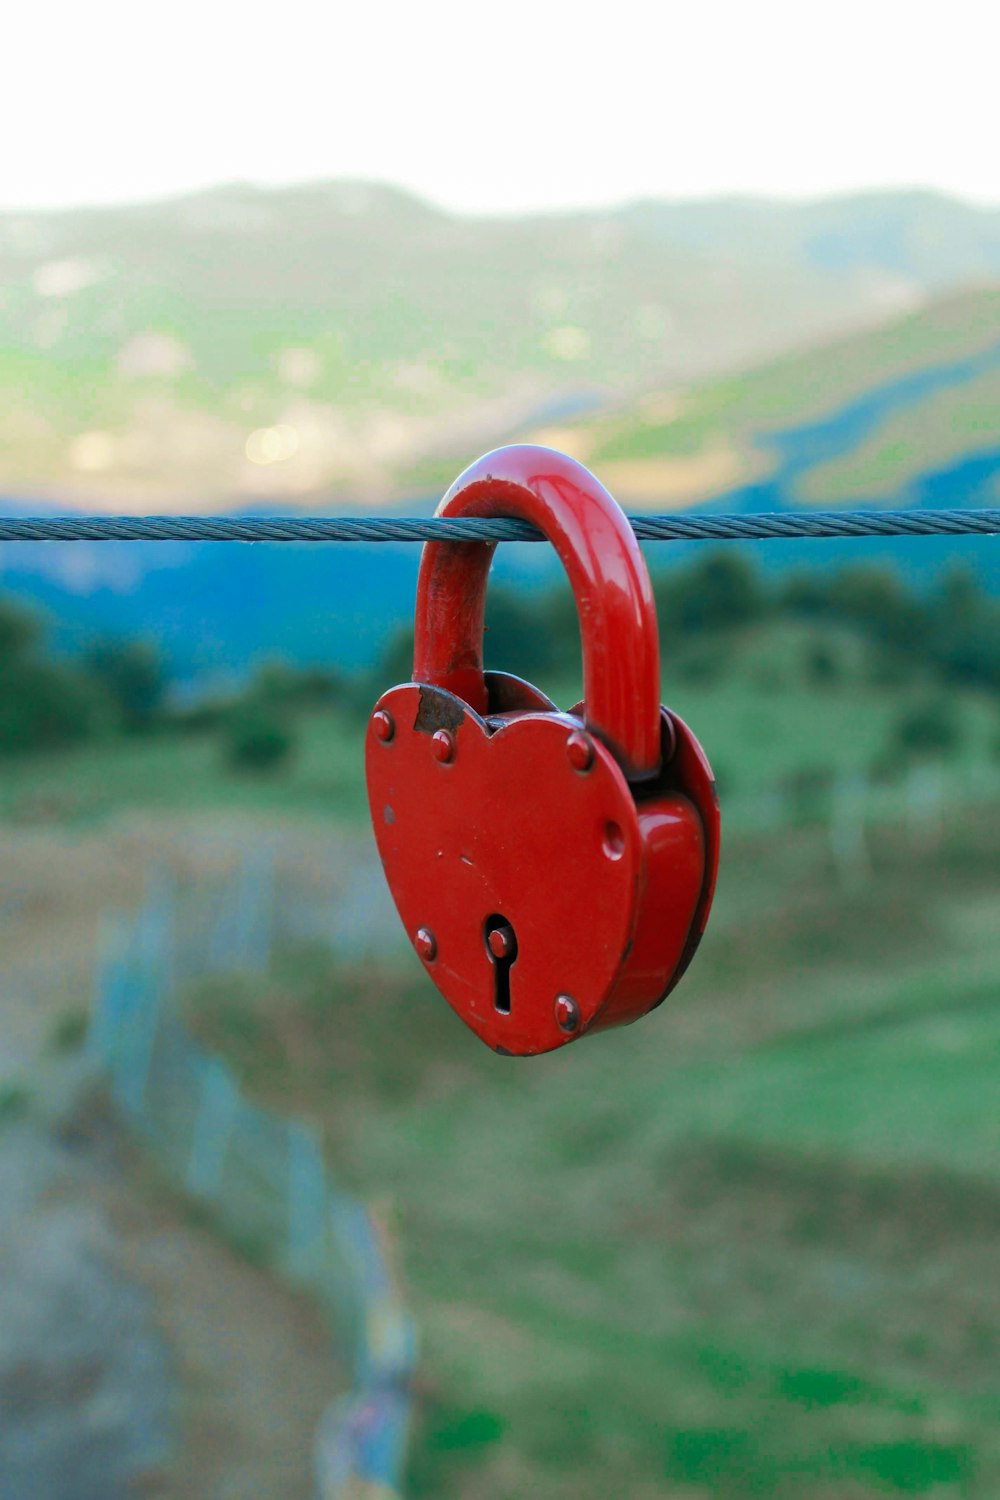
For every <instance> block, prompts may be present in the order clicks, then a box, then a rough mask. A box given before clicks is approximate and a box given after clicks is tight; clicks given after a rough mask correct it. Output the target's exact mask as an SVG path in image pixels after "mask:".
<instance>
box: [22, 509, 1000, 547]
mask: <svg viewBox="0 0 1000 1500" xmlns="http://www.w3.org/2000/svg"><path fill="white" fill-rule="evenodd" d="M628 520H629V524H630V525H631V527H632V529H633V531H634V532H635V534H636V536H637V537H638V538H639V540H640V541H646V542H661V541H663V542H691V541H698V542H700V541H715V542H726V541H760V540H776V539H788V538H802V537H812V538H827V539H828V538H832V537H860V536H994V535H996V534H997V533H998V532H1000V510H987V509H983V510H855V511H850V510H844V511H840V510H833V511H829V510H827V511H789V512H773V513H765V514H762V515H632V516H629V518H628ZM544 540H545V538H544V537H543V535H542V533H541V532H540V531H538V530H536V528H535V527H534V526H530V525H528V524H527V523H526V522H524V521H515V520H505V519H503V518H500V517H493V518H489V519H486V518H479V517H462V518H458V519H454V520H451V519H444V518H442V517H438V516H427V517H420V516H400V517H384V516H331V517H324V516H294V517H281V516H246V517H239V516H51V517H42V516H25V517H21V516H15V517H11V516H7V517H0V542H421V541H460V542H483V541H487V542H541V541H544Z"/></svg>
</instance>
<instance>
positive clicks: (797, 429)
mask: <svg viewBox="0 0 1000 1500" xmlns="http://www.w3.org/2000/svg"><path fill="white" fill-rule="evenodd" d="M900 434H902V437H901V436H900ZM522 435H525V436H529V437H533V438H536V439H538V438H541V439H545V440H548V441H552V442H554V443H556V444H557V445H559V446H562V447H564V448H566V449H568V450H569V451H572V452H575V453H577V454H578V455H579V456H580V457H581V458H583V459H584V460H586V461H589V462H590V463H591V464H592V465H593V466H594V468H595V469H596V471H597V472H598V473H599V474H600V476H601V477H602V479H604V480H605V481H606V482H607V483H608V484H609V486H610V487H611V489H612V491H613V492H614V493H615V494H616V495H618V497H619V498H620V499H621V500H622V501H623V502H625V503H627V504H629V505H631V506H642V505H648V506H655V507H660V508H662V507H666V506H669V505H672V504H677V505H686V506H689V507H690V506H693V505H694V504H695V503H698V502H700V503H701V504H702V505H704V506H707V507H710V508H713V509H716V510H736V511H742V512H752V511H769V510H774V511H780V510H784V509H794V508H797V507H800V506H802V505H807V504H810V503H814V502H815V501H817V500H818V501H820V502H821V503H823V504H826V505H830V504H845V503H851V504H869V505H871V504H884V503H887V504H892V505H896V506H933V507H947V506H963V505H998V504H1000V289H992V290H991V289H988V288H983V289H980V290H979V291H975V292H966V293H962V294H957V295H952V296H948V297H945V298H943V299H940V300H938V301H936V302H934V303H932V304H930V305H929V306H927V307H925V308H923V309H922V310H921V311H920V312H917V313H911V314H907V315H905V316H903V317H897V318H896V319H894V320H892V321H890V322H888V323H885V324H884V325H882V326H880V327H879V328H877V329H874V330H866V331H864V332H861V333H857V334H854V335H852V336H850V337H847V338H842V339H838V340H834V341H831V342H827V343H825V344H821V345H818V346H816V347H815V348H813V349H811V350H809V351H805V352H797V353H795V354H789V355H784V356H782V357H781V358H778V359H775V360H771V361H768V362H767V363H765V364H763V365H762V366H760V367H759V368H756V369H752V370H748V371H744V372H742V373H740V374H736V375H728V376H725V377H720V378H717V379H713V380H708V381H705V382H703V383H701V384H696V385H692V386H685V387H677V386H675V387H672V388H665V389H663V390H660V391H656V390H653V391H650V392H647V393H646V394H645V395H643V396H642V397H640V398H638V399H635V400H631V401H628V400H623V401H621V402H619V404H618V405H617V406H614V407H609V408H607V409H604V410H602V411H601V412H599V413H597V414H595V415H592V416H586V417H579V418H578V419H576V420H575V421H573V420H570V419H569V418H568V417H564V418H563V420H562V421H561V423H558V424H555V425H553V424H552V423H549V424H547V425H543V426H542V427H541V428H530V427H529V428H528V429H526V430H524V431H523V433H522ZM475 452H476V448H475V447H470V446H464V445H456V447H455V451H454V452H453V453H451V454H450V456H445V457H443V458H442V460H441V463H442V470H443V479H444V480H445V481H446V480H447V479H450V478H453V477H454V476H455V475H456V474H457V473H458V472H459V470H460V469H461V468H462V467H463V466H464V464H465V463H466V462H468V460H469V459H470V458H471V457H472V456H474V454H475ZM873 478H874V480H877V484H876V483H873V482H872V480H873ZM434 498H435V497H434V494H433V493H426V494H425V495H424V497H423V498H422V499H421V500H419V501H414V500H413V499H412V498H411V499H410V500H409V501H408V502H407V503H406V506H405V508H406V510H408V511H409V512H410V513H411V514H412V513H414V512H423V513H429V511H430V510H431V509H432V507H433V503H434ZM33 506H34V508H35V509H40V508H41V506H40V505H39V503H38V502H33ZM7 508H20V509H24V508H25V502H23V501H22V502H21V503H20V505H19V506H14V505H13V502H11V503H10V504H9V505H8V507H7ZM62 508H63V509H65V506H62ZM692 545H698V544H692ZM755 545H756V551H757V555H758V557H759V558H760V559H761V560H763V561H765V562H766V563H767V564H768V565H770V566H774V567H785V566H788V565H790V564H799V563H809V564H811V565H814V566H820V567H824V566H834V565H840V564H842V563H843V562H845V561H848V560H851V561H859V560H872V559H879V560H890V559H891V560H892V561H893V562H894V563H895V564H897V565H899V566H901V567H902V568H903V569H904V570H905V572H906V573H907V574H908V575H909V577H910V578H911V579H914V580H919V579H921V578H923V579H929V578H930V577H932V576H933V575H935V574H936V573H938V572H940V569H941V568H942V567H943V566H945V565H946V564H949V565H950V564H951V563H953V562H955V561H958V560H964V561H965V562H967V563H968V564H970V565H971V566H973V567H975V568H976V569H977V571H978V572H979V574H980V576H981V578H982V579H983V580H984V582H985V583H986V584H987V585H988V586H989V587H990V588H992V589H994V590H997V591H1000V567H998V565H997V562H996V560H995V559H996V555H997V554H996V548H995V545H994V544H993V543H992V541H991V540H989V539H978V540H976V539H967V540H962V539H959V538H950V537H948V538H938V539H921V540H910V541H899V540H896V541H891V540H881V541H876V540H868V541H850V542H840V543H824V544H817V543H814V542H802V543H792V542H785V541H782V542H773V543H769V544H755ZM686 550H687V549H686V548H684V547H681V546H678V545H672V546H669V547H665V546H664V547H657V546H655V545H651V546H650V547H649V548H648V549H647V551H648V556H649V558H650V561H651V562H656V563H658V564H666V565H669V563H670V562H671V561H672V560H674V559H676V558H677V557H679V556H683V555H684V553H685V551H686ZM418 557H419V549H418V548H417V547H413V546H405V545H385V544H377V545H361V544H354V543H352V544H351V545H350V546H305V545H287V544H282V545H277V544H257V545H254V546H252V547H248V546H240V545H235V544H234V545H218V544H212V543H202V544H190V543H155V544H153V543H145V544H130V543H64V544H63V543H60V544H56V543H31V544H25V543H17V544H8V545H6V546H3V547H0V584H2V587H3V589H4V590H5V591H12V592H15V593H17V594H20V595H22V596H24V597H27V598H30V599H32V600H34V601H35V602H37V603H40V604H42V605H43V606H44V607H45V608H46V609H47V611H48V612H49V613H50V614H51V615H52V617H53V618H54V620H55V621H56V623H57V632H58V634H57V638H58V640H59V642H60V643H61V644H62V645H63V646H64V647H65V648H67V649H73V648H75V647H79V646H81V645H83V644H85V643H86V642H87V641H88V640H89V639H91V638H92V637H93V636H94V635H95V634H128V635H135V634H148V635H155V636H156V637H157V638H158V640H159V642H160V644H161V645H162V646H163V648H164V649H165V651H166V652H167V654H168V656H169V658H170V660H171V663H172V665H173V668H174V670H175V671H176V672H177V673H178V674H179V675H180V677H181V678H182V679H183V680H185V681H187V682H190V683H192V684H196V685H199V686H202V687H204V686H206V685H208V684H210V683H211V682H213V681H215V682H219V681H221V680H225V679H233V678H236V677H239V676H241V675H242V674H243V673H245V672H246V670H247V668H248V667H249V665H250V664H251V663H252V662H253V661H255V660H257V659H259V658H261V657H268V656H271V657H284V658H286V659H288V660H292V661H301V662H330V663H334V664H337V665H338V666H341V667H345V668H351V667H357V666H364V665H368V664H370V663H371V662H373V661H374V660H375V659H376V657H377V656H378V654H379V652H380V651H381V650H382V648H383V647H384V645H385V643H386V641H387V639H388V638H389V636H390V635H391V634H392V632H393V631H394V630H395V629H397V628H399V627H400V626H401V625H402V624H403V622H404V621H406V619H407V618H408V617H410V615H411V613H412V608H413V586H414V581H415V576H416V567H417V561H418ZM495 566H496V571H497V573H498V574H499V575H500V577H501V578H506V579H508V580H510V581H516V582H517V584H518V586H519V587H521V588H524V587H529V588H530V587H532V586H533V585H537V584H541V583H549V582H551V581H553V580H554V579H555V577H556V576H557V575H558V564H557V562H556V560H555V556H554V553H553V552H552V549H551V548H548V547H543V546H532V545H528V544H522V545H519V546H505V547H501V548H500V549H499V552H498V557H497V562H496V565H495ZM511 666H512V667H513V668H514V669H516V666H517V664H516V663H512V664H511Z"/></svg>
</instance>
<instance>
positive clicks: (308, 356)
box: [0, 183, 1000, 506]
mask: <svg viewBox="0 0 1000 1500" xmlns="http://www.w3.org/2000/svg"><path fill="white" fill-rule="evenodd" d="M998 272H1000V229H998V227H997V222H996V216H995V215H990V214H988V213H986V212H983V211H978V210H974V209H971V208H967V207H965V206H964V205H961V204H958V203H952V202H950V201H949V200H947V199H942V198H936V197H934V196H933V195H919V194H910V195H907V194H891V193H889V194H881V195H878V194H876V195H872V196H870V197H867V198H858V199H844V200H836V201H831V202H829V203H826V204H812V205H809V204H805V205H798V206H796V205H784V206H781V205H775V204H767V203H754V202H741V201H738V200H734V201H732V202H729V201H724V202H719V203H715V204H702V205H698V204H691V205H684V204H676V205H672V204H640V205H635V206H632V207H628V208H623V209H621V210H618V211H601V212H590V213H584V212H581V213H577V214H559V215H548V216H535V217H532V218H520V219H516V218H511V219H497V220H484V219H461V218H456V217H454V216H451V215H448V214H446V213H444V212H441V211H439V210H437V209H435V208H433V207H431V206H429V205H427V204H425V203H422V202H420V201H418V200H416V199H414V198H412V197H409V196H407V195H405V194H403V193H401V192H398V191H395V190H392V189H388V188H381V187H374V186H371V185H365V184H350V183H332V184H325V185H319V186H312V187H301V188H293V189H284V190H281V191H264V190H258V189H254V188H249V187H230V188H224V189H218V190H215V191H212V192H208V193H204V194H200V195H197V196H193V197H188V198H182V199H177V200H173V201H170V202H165V203H156V204H150V205H144V206H133V207H128V208H121V209H104V210H86V211H84V210H78V211H73V212H67V213H51V214H28V213H19V214H11V213H8V214H5V215H0V350H2V353H0V493H3V492H7V493H25V492H46V493H51V494H56V495H59V496H79V497H83V498H90V499H94V500H96V501H98V502H99V503H104V504H114V505H117V506H122V505H131V506H141V505H144V504H147V503H148V504H154V503H155V504H157V505H165V504H170V503H176V504H184V505H187V506H191V505H194V504H197V503H206V504H222V503H225V502H227V501H231V500H232V499H233V498H237V497H238V498H245V497H248V496H249V497H251V498H252V497H253V496H265V495H266V496H268V497H272V496H279V497H283V498H285V499H286V500H287V499H296V498H298V499H301V500H303V501H304V502H309V501H311V500H312V499H314V498H317V497H319V496H323V495H328V494H329V493H330V492H333V493H342V494H344V495H345V496H350V497H352V498H355V497H356V498H358V499H361V500H362V501H363V500H366V499H368V500H374V499H379V498H384V497H386V496H387V495H389V494H391V493H394V492H397V491H398V490H400V489H407V488H412V487H413V486H415V485H420V484H421V483H435V484H436V483H437V481H438V476H439V472H440V470H441V465H442V460H444V461H445V467H446V468H447V470H448V471H449V472H448V477H451V473H450V471H451V469H453V466H454V455H460V456H461V461H462V462H464V461H466V460H467V459H468V456H469V455H470V454H471V453H474V452H476V451H477V450H481V449H483V448H485V447H487V446H489V445H490V444H491V443H493V442H496V441H498V440H499V439H501V438H502V437H504V436H505V435H507V434H509V433H511V432H513V431H520V430H522V429H523V428H525V426H529V427H530V426H531V425H532V424H533V423H534V424H537V420H538V414H539V413H540V412H543V411H545V412H549V413H550V414H551V415H558V413H559V412H560V411H570V410H572V409H575V407H577V406H578V405H579V403H580V401H581V400H588V401H590V402H594V401H598V402H603V401H608V400H610V401H612V402H617V401H621V400H623V399H625V398H627V397H629V398H630V397H631V396H632V395H634V393H635V392H637V391H641V390H646V389H656V388H662V387H664V386H669V388H670V390H671V392H673V390H674V388H675V387H676V385H677V383H678V382H683V383H684V384H685V385H686V384H688V383H689V382H690V381H692V380H693V379H698V378H702V377H705V376H707V375H710V374H712V373H713V372H718V371H721V370H724V369H732V368H736V367H748V366H750V365H753V364H756V363H758V362H759V361H760V360H761V359H762V358H766V357H767V356H769V355H771V354H773V353H775V352H777V351H780V350H783V349H787V348H790V347H795V348H802V347H803V346H804V345H806V344H808V343H811V342H815V341H816V340H817V339H822V338H829V337H830V336H831V335H834V334H837V333H838V332H842V331H844V330H845V329H848V328H851V327H857V326H859V325H863V324H870V323H872V322H876V321H880V320H883V319H884V318H885V317H887V316H888V315H890V314H891V313H892V311H893V309H894V308H898V307H900V306H905V305H910V304H912V303H914V302H915V301H920V300H922V299H923V298H925V297H926V296H927V295H928V294H931V293H935V292H937V291H939V290H941V289H947V288H948V287H953V286H955V285H957V284H960V283H962V282H963V281H967V280H968V279H969V278H970V277H980V278H981V277H983V276H989V275H991V274H993V275H995V274H997V273H998ZM846 379H847V372H846V371H845V380H846ZM711 389H712V390H715V389H716V388H715V387H713V388H711ZM739 389H740V382H737V393H738V390H739ZM776 394H780V393H778V392H776ZM665 399H666V400H667V403H668V406H669V409H670V411H671V412H672V411H673V409H674V407H673V405H672V404H671V403H675V402H676V400H677V399H678V398H676V397H675V395H673V394H671V395H670V396H669V397H667V398H665ZM687 399H688V398H687V397H683V398H681V401H682V409H683V402H685V401H686V400H687ZM704 399H705V401H707V402H708V403H709V406H710V405H711V403H712V402H713V401H716V400H718V399H720V398H719V396H717V395H711V394H709V395H707V396H706V397H705V398H704ZM700 401H701V398H699V402H700ZM737 404H738V403H737ZM765 405H767V402H766V401H765ZM699 409H700V406H699ZM740 411H742V415H743V416H745V417H746V418H747V419H751V418H753V417H754V413H755V407H754V402H753V401H752V400H751V401H750V403H749V406H748V407H747V408H746V409H745V410H744V409H743V408H740ZM740 411H737V412H736V413H735V414H734V421H735V420H736V418H739V417H740ZM708 415H709V416H710V412H709V413H708ZM640 418H641V425H642V426H644V427H656V425H657V424H658V423H659V424H660V425H662V424H663V423H664V422H665V421H668V420H671V418H669V417H665V416H664V415H663V405H662V402H661V403H660V405H657V403H656V402H655V401H654V402H653V403H652V404H651V405H649V404H647V405H645V406H643V407H641V408H640ZM727 424H728V417H726V420H725V423H724V425H727ZM601 430H602V432H603V431H604V428H603V427H602V429H601ZM615 431H616V429H615V427H614V424H613V423H612V424H611V427H610V428H609V429H608V432H607V443H609V444H610V446H611V449H612V451H616V442H617V447H619V448H620V447H621V442H620V441H617V440H616V438H615ZM736 436H738V434H737V435H736ZM736 436H733V437H732V443H735V448H734V449H733V451H734V452H735V453H736V454H737V458H736V460H735V461H734V460H732V458H730V459H729V460H728V461H727V460H724V461H723V462H721V463H719V462H717V463H716V467H715V469H714V470H713V471H712V473H711V476H710V481H711V486H715V487H721V486H722V485H723V484H724V483H725V482H726V481H727V479H728V477H729V476H730V474H731V473H732V472H737V473H738V472H742V466H743V465H744V459H743V456H742V450H741V449H740V446H739V443H738V442H736ZM624 437H625V434H624V433H623V434H622V438H623V440H624ZM602 442H603V439H602ZM731 445H732V444H731V443H727V444H725V445H723V446H724V448H725V449H726V451H727V452H728V451H729V447H730V446H731ZM640 446H641V445H640ZM647 446H648V443H647ZM705 446H706V445H704V444H702V445H701V448H699V450H698V451H699V453H701V461H702V463H703V464H704V461H705V455H704V452H702V449H704V448H705ZM625 447H626V449H628V443H627V442H626V443H625ZM684 451H685V452H687V449H685V450H684ZM709 451H711V450H709ZM638 456H639V457H641V458H643V460H644V461H647V460H648V459H649V456H650V455H649V454H647V453H640V454H639V455H638ZM727 462H728V464H729V467H727ZM734 462H735V464H736V467H735V469H734V468H733V463H734ZM703 477H704V476H703ZM685 483H687V481H686V480H685ZM695 488H696V489H697V486H696V487H695Z"/></svg>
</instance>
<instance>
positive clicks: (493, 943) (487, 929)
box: [483, 912, 517, 1016]
mask: <svg viewBox="0 0 1000 1500" xmlns="http://www.w3.org/2000/svg"><path fill="white" fill-rule="evenodd" d="M483 937H484V939H485V941H486V952H487V954H488V956H489V960H490V963H491V964H492V965H493V1004H494V1005H495V1006H496V1008H497V1010H498V1011H499V1012H500V1014H501V1015H502V1016H509V1015H510V968H511V964H513V963H514V962H515V960H516V959H517V938H516V937H515V935H514V929H513V927H512V926H511V925H510V923H509V922H508V920H507V918H506V917H501V916H500V915H499V914H498V913H496V912H494V914H493V915H492V916H491V917H487V918H486V921H485V922H484V923H483Z"/></svg>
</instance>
